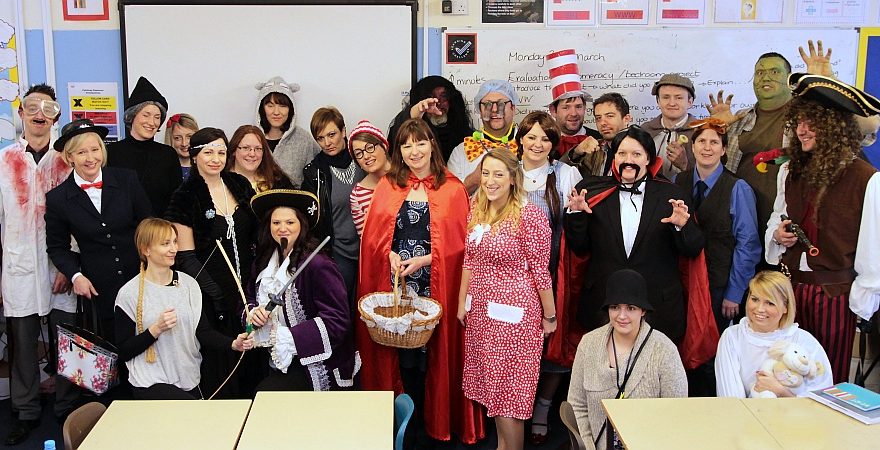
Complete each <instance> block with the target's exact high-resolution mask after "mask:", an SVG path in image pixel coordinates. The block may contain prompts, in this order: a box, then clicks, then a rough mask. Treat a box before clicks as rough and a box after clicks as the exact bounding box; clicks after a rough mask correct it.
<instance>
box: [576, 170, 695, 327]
mask: <svg viewBox="0 0 880 450" xmlns="http://www.w3.org/2000/svg"><path fill="white" fill-rule="evenodd" d="M589 181H590V180H589V179H585V180H583V181H581V182H580V183H578V185H577V187H576V188H577V190H578V191H579V192H580V190H581V189H585V188H586V185H587V183H588V182H589ZM643 191H644V196H645V199H644V203H643V205H642V211H641V219H640V221H639V229H638V232H637V233H636V237H635V241H634V243H633V248H632V251H631V252H630V255H629V257H627V256H626V250H625V248H624V245H623V230H622V228H621V222H620V209H621V208H632V207H633V206H632V205H631V204H630V203H629V202H628V201H625V202H624V204H622V205H621V202H620V196H619V194H618V192H614V193H612V194H611V195H609V196H608V197H607V198H606V199H604V200H603V201H601V202H600V203H599V204H597V205H596V206H595V207H593V208H592V210H593V213H592V214H587V213H584V212H579V213H573V214H566V215H565V220H564V224H565V238H566V242H567V243H568V245H569V246H570V247H571V249H572V250H573V251H575V252H576V253H580V254H586V253H588V254H589V255H590V262H589V266H588V268H587V273H586V275H585V276H584V281H583V290H582V291H581V302H580V305H579V308H578V321H579V322H580V323H581V325H583V326H584V327H586V329H587V330H592V329H595V328H597V327H599V326H601V325H602V324H604V323H606V322H607V321H608V315H607V313H606V312H605V310H604V309H602V304H603V303H604V302H605V293H606V291H605V289H606V286H605V282H606V280H607V279H608V277H609V276H610V275H611V274H612V273H613V272H615V271H617V270H620V269H632V270H635V271H637V272H639V273H640V274H642V276H643V277H645V281H646V282H647V285H648V301H650V302H651V305H652V306H653V307H654V312H653V313H651V314H649V315H648V322H649V323H650V324H651V325H652V326H653V327H655V328H657V330H659V331H662V332H663V333H664V334H666V335H667V336H668V337H669V338H670V339H673V340H678V339H679V338H681V337H682V336H684V330H685V326H686V324H687V323H686V322H687V314H686V312H685V299H684V288H683V286H682V284H681V276H680V273H679V270H678V266H679V256H697V255H698V254H699V253H700V250H702V248H703V243H704V238H703V233H702V232H701V231H700V229H699V228H698V227H697V226H696V224H695V223H694V221H693V219H691V220H688V222H687V224H685V226H684V227H683V228H682V229H681V231H677V230H676V229H675V227H674V226H673V225H671V224H667V223H661V222H660V220H661V219H663V218H666V217H669V216H670V215H671V214H672V205H670V204H669V200H670V199H678V200H684V199H685V195H684V193H683V192H682V191H681V188H679V187H678V186H676V185H674V184H671V183H669V182H665V181H658V180H647V181H646V182H645V185H644V190H643ZM588 194H589V192H588ZM627 195H629V194H627ZM688 208H689V209H692V208H691V207H690V205H688Z"/></svg>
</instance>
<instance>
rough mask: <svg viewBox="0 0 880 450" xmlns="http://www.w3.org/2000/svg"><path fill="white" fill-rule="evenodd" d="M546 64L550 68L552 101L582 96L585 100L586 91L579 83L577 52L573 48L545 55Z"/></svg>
mask: <svg viewBox="0 0 880 450" xmlns="http://www.w3.org/2000/svg"><path fill="white" fill-rule="evenodd" d="M547 64H548V67H549V68H550V86H551V89H552V90H551V93H552V95H553V102H556V101H557V100H562V99H566V98H572V97H584V101H586V100H587V98H586V97H587V93H586V92H584V90H583V86H582V85H581V75H580V73H579V72H578V65H577V53H576V52H575V51H574V49H571V48H570V49H567V50H560V51H558V52H553V53H551V54H549V55H547Z"/></svg>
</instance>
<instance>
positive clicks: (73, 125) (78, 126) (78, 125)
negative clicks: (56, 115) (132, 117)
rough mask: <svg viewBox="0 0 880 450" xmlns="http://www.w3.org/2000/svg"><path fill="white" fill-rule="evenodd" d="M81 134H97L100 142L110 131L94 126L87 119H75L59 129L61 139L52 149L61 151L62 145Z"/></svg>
mask: <svg viewBox="0 0 880 450" xmlns="http://www.w3.org/2000/svg"><path fill="white" fill-rule="evenodd" d="M83 133H97V135H98V136H100V137H101V140H104V138H105V137H107V134H108V133H110V130H109V129H107V128H106V127H102V126H98V125H95V124H94V123H93V122H92V121H91V120H89V119H77V120H74V121H73V122H70V123H69V124H67V125H65V126H63V127H62V128H61V137H59V138H58V140H57V141H55V144H53V145H52V148H54V149H55V150H58V151H59V152H60V151H63V150H64V144H66V143H67V141H69V140H70V139H71V138H73V137H74V136H78V135H80V134H83Z"/></svg>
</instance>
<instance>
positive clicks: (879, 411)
mask: <svg viewBox="0 0 880 450" xmlns="http://www.w3.org/2000/svg"><path fill="white" fill-rule="evenodd" d="M807 395H808V396H809V398H811V399H813V400H816V401H817V402H819V403H822V404H823V405H826V406H828V407H830V408H832V409H835V410H837V411H840V412H842V413H844V414H846V415H848V416H850V417H852V418H853V419H856V420H858V421H860V422H862V423H866V424H868V425H873V424H876V423H880V394H878V393H876V392H874V391H871V390H868V389H865V388H863V387H860V386H857V385H855V384H852V383H838V384H835V385H834V386H831V387H828V388H824V389H817V390H815V391H810V392H809V393H808V394H807Z"/></svg>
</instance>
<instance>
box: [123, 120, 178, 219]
mask: <svg viewBox="0 0 880 450" xmlns="http://www.w3.org/2000/svg"><path fill="white" fill-rule="evenodd" d="M107 167H123V168H126V169H131V170H134V171H135V172H137V176H138V180H140V182H141V186H143V187H144V191H146V192H147V197H148V198H149V199H150V204H151V205H152V207H153V214H154V215H155V216H157V217H161V216H162V215H163V214H164V213H165V209H166V208H167V207H168V202H169V200H171V195H172V194H174V191H175V190H177V188H178V187H179V186H180V183H181V180H182V179H183V171H182V170H181V169H180V160H179V159H178V158H177V152H175V151H174V149H173V148H171V147H169V146H167V145H165V144H162V143H159V142H156V141H154V140H152V139H150V140H148V141H139V140H137V139H135V138H133V137H131V136H128V137H126V138H125V139H123V140H121V141H119V142H114V143H112V144H109V145H108V146H107Z"/></svg>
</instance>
